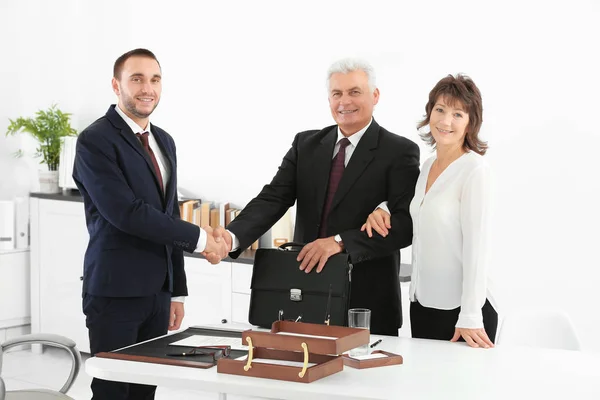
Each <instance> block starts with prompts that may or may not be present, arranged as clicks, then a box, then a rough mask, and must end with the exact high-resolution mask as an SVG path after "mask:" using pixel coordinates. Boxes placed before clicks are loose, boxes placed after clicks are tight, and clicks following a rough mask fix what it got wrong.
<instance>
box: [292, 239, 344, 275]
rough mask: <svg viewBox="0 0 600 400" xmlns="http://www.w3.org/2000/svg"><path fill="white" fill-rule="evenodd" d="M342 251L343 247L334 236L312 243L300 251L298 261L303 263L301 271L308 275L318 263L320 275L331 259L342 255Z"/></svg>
mask: <svg viewBox="0 0 600 400" xmlns="http://www.w3.org/2000/svg"><path fill="white" fill-rule="evenodd" d="M342 250H343V249H342V246H340V245H339V244H338V242H336V241H335V239H334V238H333V236H331V237H328V238H324V239H317V240H315V241H314V242H310V243H309V244H307V245H306V246H304V247H303V248H302V250H301V251H300V254H298V258H297V260H298V261H302V263H301V264H300V270H303V271H304V272H306V273H307V274H308V273H309V272H310V271H312V269H313V268H314V267H315V265H317V263H318V264H319V265H318V266H317V273H319V272H321V271H322V270H323V267H324V266H325V263H326V262H327V260H328V259H329V257H331V256H332V255H334V254H338V253H341V252H342Z"/></svg>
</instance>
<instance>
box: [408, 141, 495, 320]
mask: <svg viewBox="0 0 600 400" xmlns="http://www.w3.org/2000/svg"><path fill="white" fill-rule="evenodd" d="M435 159H436V157H431V158H430V159H428V160H427V161H426V162H425V164H424V165H423V169H422V171H421V174H420V175H419V179H418V180H417V186H416V188H415V197H414V198H413V200H412V202H411V203H410V215H411V217H412V220H413V244H412V264H413V272H412V276H411V282H410V299H411V301H416V300H418V301H419V303H421V304H422V305H423V306H425V307H431V308H437V309H441V310H451V309H454V308H457V307H460V308H461V309H460V314H459V316H458V321H457V323H456V327H458V328H483V317H482V314H481V308H482V307H483V304H484V303H485V300H486V298H488V299H489V300H490V302H491V303H492V306H493V307H494V308H496V306H495V304H494V303H495V301H494V299H493V296H492V295H491V293H489V290H488V288H489V287H490V285H488V280H489V276H488V264H489V257H488V256H489V237H490V235H489V213H490V187H491V182H490V178H491V177H490V169H489V166H488V164H487V163H486V162H485V160H484V158H483V157H482V156H480V155H479V154H477V153H475V152H469V153H466V154H463V155H462V156H461V157H459V158H458V159H457V160H455V161H454V162H453V163H452V164H450V165H449V166H448V167H447V168H446V169H445V170H444V171H443V172H442V173H441V174H440V176H439V177H438V178H437V179H436V180H435V182H434V183H433V185H431V187H430V189H429V191H428V192H427V194H425V188H426V185H427V178H428V176H429V171H430V169H431V165H432V164H433V161H434V160H435Z"/></svg>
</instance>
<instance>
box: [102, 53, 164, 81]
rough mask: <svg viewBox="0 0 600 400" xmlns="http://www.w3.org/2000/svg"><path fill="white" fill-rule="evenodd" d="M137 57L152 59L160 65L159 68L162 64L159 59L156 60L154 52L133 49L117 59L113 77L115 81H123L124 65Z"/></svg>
mask: <svg viewBox="0 0 600 400" xmlns="http://www.w3.org/2000/svg"><path fill="white" fill-rule="evenodd" d="M136 56H137V57H148V58H152V59H153V60H155V61H156V62H157V63H158V67H159V68H160V63H159V62H158V59H157V58H156V56H155V55H154V53H153V52H151V51H150V50H147V49H133V50H130V51H128V52H127V53H125V54H123V55H122V56H121V57H119V58H117V61H115V65H114V67H113V77H114V78H115V79H121V71H122V70H123V65H125V61H127V60H128V59H130V58H131V57H136Z"/></svg>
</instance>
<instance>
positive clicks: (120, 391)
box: [73, 49, 226, 400]
mask: <svg viewBox="0 0 600 400" xmlns="http://www.w3.org/2000/svg"><path fill="white" fill-rule="evenodd" d="M112 88H113V91H114V92H115V94H116V95H117V97H118V104H117V105H112V106H110V107H109V109H108V111H107V113H106V115H104V116H103V117H101V118H99V119H98V120H97V121H96V122H94V123H93V124H91V125H90V126H89V127H87V128H86V129H85V130H84V131H83V132H82V133H81V134H80V135H79V138H78V140H77V152H76V156H75V166H74V170H73V178H74V180H75V183H76V184H77V187H78V188H79V190H80V192H81V195H82V196H83V201H84V205H85V216H86V223H87V228H88V232H89V234H90V241H89V243H88V248H87V251H86V253H85V260H84V272H83V312H84V314H85V315H86V325H87V328H88V331H89V337H90V350H91V354H92V355H94V354H96V353H98V352H102V351H111V350H115V349H118V348H121V347H125V346H128V345H132V344H134V343H138V342H142V341H144V340H148V339H152V338H154V337H157V336H161V335H164V334H165V333H167V330H176V329H179V327H180V325H181V321H182V319H183V316H184V307H183V300H184V298H185V296H187V294H188V292H187V285H186V277H185V271H184V268H183V251H188V252H193V251H199V252H204V251H206V252H212V253H215V254H217V255H216V256H215V255H213V257H217V258H219V257H225V256H226V250H225V249H224V244H222V243H221V244H218V243H216V242H215V240H214V239H213V237H212V235H207V232H205V231H204V229H200V228H199V227H198V226H196V225H194V224H191V223H188V222H185V221H182V220H181V219H180V215H179V205H178V202H177V156H176V151H175V142H174V141H173V138H172V137H171V136H170V135H169V134H168V133H167V132H165V131H164V130H162V129H160V128H159V127H158V126H156V125H153V124H150V121H149V117H150V115H151V114H152V112H153V111H154V109H155V108H156V106H157V105H158V102H159V100H160V94H161V88H162V74H161V68H160V64H159V63H158V60H157V59H156V57H155V55H154V54H153V53H152V52H151V51H149V50H146V49H135V50H132V51H129V52H127V53H125V54H123V55H122V56H121V57H119V58H118V59H117V60H116V62H115V65H114V71H113V79H112ZM209 233H210V232H209ZM91 387H92V392H93V398H94V399H102V400H104V399H106V400H120V399H130V400H133V399H153V398H154V393H155V390H156V387H155V386H147V385H137V384H127V383H120V382H110V381H104V380H101V379H93V381H92V385H91Z"/></svg>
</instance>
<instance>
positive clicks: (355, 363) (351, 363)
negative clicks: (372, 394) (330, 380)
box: [342, 350, 404, 369]
mask: <svg viewBox="0 0 600 400" xmlns="http://www.w3.org/2000/svg"><path fill="white" fill-rule="evenodd" d="M371 354H385V355H386V356H387V357H385V358H384V357H380V358H372V359H366V360H359V359H356V358H353V357H350V355H348V354H344V355H343V356H342V357H343V359H344V365H345V366H347V367H352V368H357V369H365V368H375V367H385V366H387V365H399V364H402V363H403V362H404V359H403V358H402V356H401V355H399V354H394V353H389V352H387V351H383V350H375V351H373V352H372V353H371Z"/></svg>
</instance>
